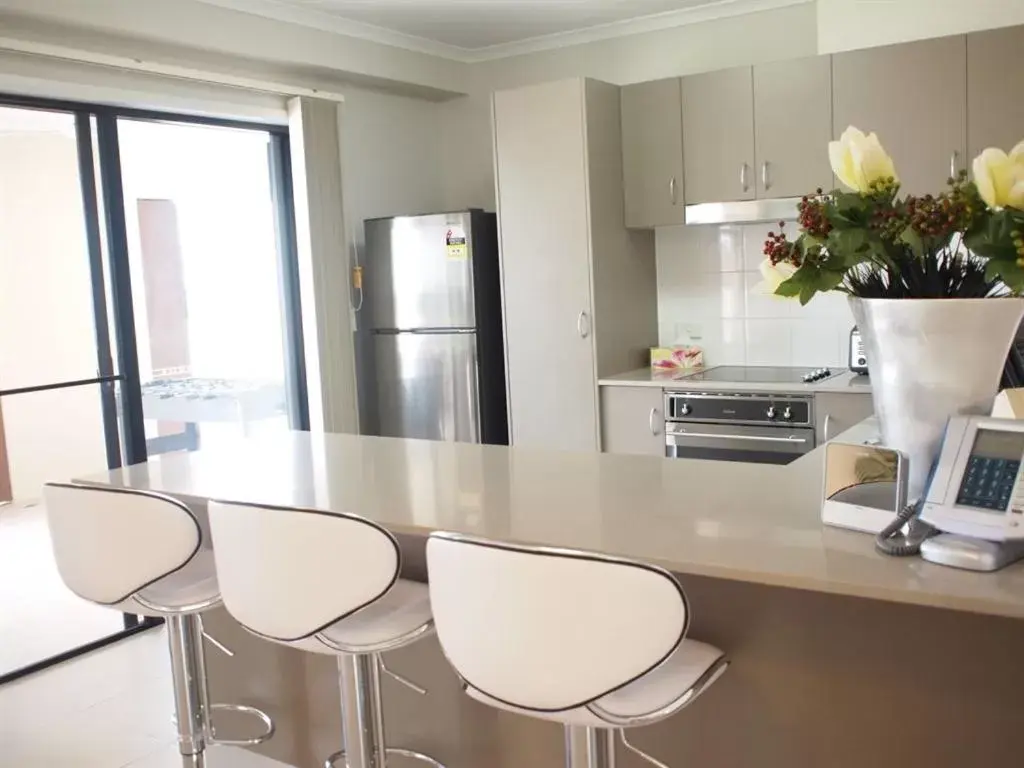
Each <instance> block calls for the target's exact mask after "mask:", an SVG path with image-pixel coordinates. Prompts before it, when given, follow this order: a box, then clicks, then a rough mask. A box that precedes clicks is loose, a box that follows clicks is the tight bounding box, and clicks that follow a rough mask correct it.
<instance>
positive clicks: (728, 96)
mask: <svg viewBox="0 0 1024 768" xmlns="http://www.w3.org/2000/svg"><path fill="white" fill-rule="evenodd" d="M682 109H683V148H684V152H683V158H684V161H685V174H684V176H685V179H686V184H685V189H686V202H687V203H718V202H727V201H734V200H754V199H768V198H776V197H796V196H800V195H804V194H807V193H809V192H813V191H814V190H815V189H816V188H817V187H822V188H823V189H829V188H830V187H831V186H832V171H831V169H830V167H829V162H828V142H829V141H830V140H831V138H832V67H831V59H830V57H828V56H816V57H813V58H805V59H794V60H791V61H780V62H774V63H771V64H759V65H758V66H756V67H740V68H737V69H727V70H723V71H721V72H709V73H706V74H700V75H692V76H690V77H684V78H683V79H682Z"/></svg>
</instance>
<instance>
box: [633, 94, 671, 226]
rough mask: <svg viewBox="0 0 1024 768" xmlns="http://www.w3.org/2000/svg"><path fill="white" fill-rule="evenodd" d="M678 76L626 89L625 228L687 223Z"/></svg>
mask: <svg viewBox="0 0 1024 768" xmlns="http://www.w3.org/2000/svg"><path fill="white" fill-rule="evenodd" d="M679 89H680V86H679V78H672V79H671V80H655V81H654V82H650V83H637V84H636V85H627V86H626V87H624V88H623V89H622V95H621V98H622V180H623V187H624V190H623V191H624V192H625V197H626V226H627V227H637V228H646V227H660V226H670V225H673V224H683V223H684V217H683V211H684V205H683V115H682V107H681V106H680V90H679Z"/></svg>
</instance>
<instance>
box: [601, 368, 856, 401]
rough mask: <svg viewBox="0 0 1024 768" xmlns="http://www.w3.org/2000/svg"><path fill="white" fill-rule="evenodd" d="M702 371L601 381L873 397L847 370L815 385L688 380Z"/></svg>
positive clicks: (645, 371)
mask: <svg viewBox="0 0 1024 768" xmlns="http://www.w3.org/2000/svg"><path fill="white" fill-rule="evenodd" d="M699 370H702V369H699V368H698V369H692V370H681V371H657V370H654V369H653V368H638V369H637V370H635V371H628V372H627V373H620V374H618V375H616V376H609V377H608V378H605V379H600V380H599V381H598V384H599V385H601V386H603V387H659V388H661V389H673V390H679V391H690V392H796V393H815V392H837V393H859V394H867V395H869V394H871V380H870V379H869V378H868V377H867V376H860V375H859V374H856V373H851V372H850V371H847V370H845V369H844V370H843V372H842V373H841V374H839V375H838V376H834V377H833V378H831V379H827V380H825V381H820V382H815V383H813V384H765V383H750V382H727V381H687V380H686V378H685V377H686V376H689V375H691V374H693V373H697V372H698V371H699Z"/></svg>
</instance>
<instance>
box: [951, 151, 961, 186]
mask: <svg viewBox="0 0 1024 768" xmlns="http://www.w3.org/2000/svg"><path fill="white" fill-rule="evenodd" d="M959 172H960V153H959V152H957V151H956V150H955V149H954V150H953V154H952V155H950V156H949V178H951V179H955V178H956V175H957V174H958V173H959Z"/></svg>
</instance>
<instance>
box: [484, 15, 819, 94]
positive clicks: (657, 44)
mask: <svg viewBox="0 0 1024 768" xmlns="http://www.w3.org/2000/svg"><path fill="white" fill-rule="evenodd" d="M815 53H817V25H816V15H815V5H814V3H802V4H800V5H793V6H788V7H783V8H777V9H774V10H770V11H762V12H760V13H752V14H747V15H744V16H734V17H731V18H724V19H716V20H713V21H705V22H700V23H697V24H687V25H685V26H680V27H675V28H673V29H664V30H659V31H656V32H644V33H640V34H635V35H628V36H626V37H619V38H614V39H611V40H600V41H597V42H592V43H584V44H582V45H572V46H568V47H565V48H558V49H555V50H550V51H541V52H538V53H530V54H525V55H521V56H511V57H508V58H504V59H497V60H494V61H485V62H480V63H477V64H473V65H472V68H471V70H470V87H471V88H472V89H473V90H474V91H475V92H481V91H489V90H497V89H501V88H514V87H516V86H519V85H527V84H530V83H538V82H543V81H545V80H557V79H560V78H565V77H581V76H582V77H593V78H596V79H598V80H604V81H606V82H609V83H615V84H616V85H625V84H627V83H637V82H642V81H645V80H657V79H659V78H663V77H673V76H676V75H686V74H691V73H694V72H706V71H710V70H714V69H723V68H725V67H731V66H738V65H741V64H755V63H758V62H762V61H774V60H778V59H788V58H797V57H800V56H811V55H813V54H815Z"/></svg>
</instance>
